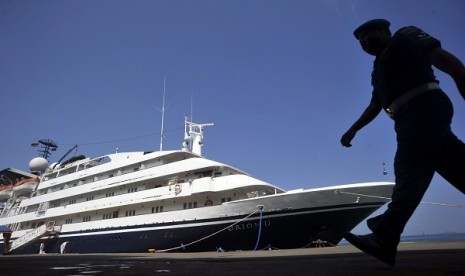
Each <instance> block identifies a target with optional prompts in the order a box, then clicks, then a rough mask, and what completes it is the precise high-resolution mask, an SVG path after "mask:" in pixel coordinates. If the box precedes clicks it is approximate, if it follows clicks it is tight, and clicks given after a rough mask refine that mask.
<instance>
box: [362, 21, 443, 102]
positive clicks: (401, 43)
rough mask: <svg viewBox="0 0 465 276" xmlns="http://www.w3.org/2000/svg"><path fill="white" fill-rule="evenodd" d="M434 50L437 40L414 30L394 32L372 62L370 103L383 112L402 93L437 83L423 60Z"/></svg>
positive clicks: (414, 28)
mask: <svg viewBox="0 0 465 276" xmlns="http://www.w3.org/2000/svg"><path fill="white" fill-rule="evenodd" d="M437 46H441V43H440V41H439V40H437V39H435V38H433V37H431V36H430V35H428V34H426V33H425V32H423V31H422V30H420V29H418V28H417V27H413V26H410V27H405V28H402V29H400V30H398V31H397V32H396V33H395V34H394V35H393V36H392V38H391V40H390V41H389V43H388V45H387V47H386V49H385V50H384V51H383V53H381V54H380V55H379V56H378V57H376V59H375V61H374V65H373V72H372V74H371V83H372V85H373V94H372V99H371V100H372V101H377V102H378V103H380V104H381V106H382V107H383V108H384V109H386V108H388V107H389V106H390V105H391V103H392V102H393V101H394V100H395V99H396V98H397V97H399V96H400V95H401V94H403V93H404V92H406V91H408V90H410V89H412V88H415V87H417V86H419V85H422V84H424V83H428V82H432V81H436V82H437V80H436V77H435V76H434V72H433V69H432V68H431V63H430V62H428V61H427V60H426V58H425V56H426V55H427V54H428V52H429V51H430V50H432V49H433V48H435V47H437Z"/></svg>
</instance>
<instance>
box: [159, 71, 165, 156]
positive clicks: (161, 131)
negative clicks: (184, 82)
mask: <svg viewBox="0 0 465 276" xmlns="http://www.w3.org/2000/svg"><path fill="white" fill-rule="evenodd" d="M165 93H166V76H165V77H164V78H163V105H162V107H161V130H160V151H162V150H163V135H164V134H163V123H164V121H165Z"/></svg>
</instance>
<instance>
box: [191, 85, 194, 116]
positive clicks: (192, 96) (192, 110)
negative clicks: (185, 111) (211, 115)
mask: <svg viewBox="0 0 465 276" xmlns="http://www.w3.org/2000/svg"><path fill="white" fill-rule="evenodd" d="M190 120H191V122H193V121H194V92H192V93H191V118H190Z"/></svg>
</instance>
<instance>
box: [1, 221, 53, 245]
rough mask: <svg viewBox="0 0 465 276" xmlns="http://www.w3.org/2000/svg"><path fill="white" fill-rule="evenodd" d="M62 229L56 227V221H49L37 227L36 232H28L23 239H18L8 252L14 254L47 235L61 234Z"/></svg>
mask: <svg viewBox="0 0 465 276" xmlns="http://www.w3.org/2000/svg"><path fill="white" fill-rule="evenodd" d="M60 231H61V227H60V226H55V222H54V221H48V222H47V223H45V224H43V225H41V226H39V227H37V228H36V229H34V230H31V231H29V232H27V233H26V234H24V235H22V236H21V237H19V238H17V239H16V240H14V241H13V242H12V243H11V247H10V249H9V250H8V252H12V251H14V250H16V249H18V248H20V247H22V246H24V245H26V244H28V243H30V242H32V241H34V240H37V239H39V238H41V237H43V236H45V235H47V234H48V235H56V234H58V233H60Z"/></svg>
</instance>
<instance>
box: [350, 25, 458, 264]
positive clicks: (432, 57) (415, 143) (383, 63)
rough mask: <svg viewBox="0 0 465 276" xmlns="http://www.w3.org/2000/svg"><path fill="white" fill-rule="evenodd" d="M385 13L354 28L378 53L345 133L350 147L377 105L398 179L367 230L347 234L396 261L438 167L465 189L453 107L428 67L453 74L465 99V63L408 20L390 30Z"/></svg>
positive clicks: (371, 251) (368, 49)
mask: <svg viewBox="0 0 465 276" xmlns="http://www.w3.org/2000/svg"><path fill="white" fill-rule="evenodd" d="M389 26H390V23H389V21H387V20H384V19H374V20H370V21H368V22H366V23H364V24H362V25H361V26H360V27H358V28H357V29H356V30H355V31H354V35H355V38H357V39H358V40H359V42H360V44H361V46H362V49H363V50H364V51H365V52H367V53H368V54H370V55H372V56H375V60H374V65H373V72H372V74H371V82H372V86H373V92H372V97H371V101H370V103H369V104H368V106H367V107H366V109H365V111H364V112H363V113H362V115H361V116H360V118H359V119H358V120H356V121H355V123H354V124H353V125H352V126H351V127H350V128H349V130H348V131H347V132H346V133H344V135H342V138H341V144H342V145H343V146H345V147H350V146H352V145H351V141H352V139H353V138H354V137H355V135H356V133H357V132H358V131H359V130H361V129H362V128H363V127H365V126H366V125H368V124H369V123H370V122H371V121H372V120H373V119H375V118H376V117H377V116H378V114H379V113H380V112H381V110H382V109H384V111H385V112H386V113H387V115H388V116H389V117H391V118H392V119H393V120H394V125H395V131H396V134H397V151H396V155H395V159H394V172H395V177H396V180H395V182H396V185H395V186H394V191H393V194H392V201H391V202H390V203H389V204H388V208H387V210H386V211H385V212H384V214H382V215H379V216H377V217H373V218H371V219H369V220H368V221H367V224H368V228H369V229H370V230H371V231H372V232H373V233H371V234H368V235H354V234H352V233H346V234H345V235H344V238H345V239H346V240H347V241H349V242H350V243H351V244H353V245H354V246H356V247H358V248H359V249H360V250H362V251H364V252H365V253H368V254H370V255H372V256H374V257H376V258H377V259H379V260H381V261H383V262H385V263H387V264H389V265H391V266H394V264H395V258H396V253H397V245H398V244H399V241H400V235H401V234H402V232H403V230H404V227H405V225H406V224H407V222H408V220H409V219H410V217H411V216H412V214H413V212H414V211H415V209H416V208H417V206H418V204H419V203H420V201H421V199H422V197H423V195H424V194H425V192H426V190H427V188H428V186H429V184H430V182H431V180H432V178H433V175H434V173H435V172H438V173H439V174H440V175H441V176H442V177H443V178H444V179H446V180H447V181H448V182H449V183H451V184H452V185H453V186H454V187H456V188H457V189H458V190H459V191H461V192H462V193H464V194H465V144H464V143H463V142H462V141H461V140H459V139H458V138H457V137H456V136H455V135H454V134H453V132H452V130H451V126H450V125H451V121H452V116H453V107H452V103H451V102H450V100H449V98H448V96H447V95H446V94H445V93H444V92H443V91H442V90H441V88H440V87H439V82H438V81H437V80H436V77H435V76H434V71H433V68H432V66H434V67H436V68H437V69H439V70H441V71H443V72H445V73H447V74H448V75H450V76H451V77H452V79H453V80H454V82H455V84H456V86H457V88H458V90H459V92H460V94H461V95H462V97H463V98H464V99H465V67H464V65H463V63H462V62H461V61H460V60H459V59H458V58H457V57H455V56H454V55H453V54H451V53H449V52H447V51H446V50H444V49H442V48H441V43H440V41H439V40H437V39H435V38H433V37H432V36H430V35H428V34H427V33H425V32H424V31H422V30H421V29H419V28H417V27H414V26H409V27H404V28H401V29H399V30H398V31H397V32H396V33H394V35H391V32H390V30H389Z"/></svg>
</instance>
